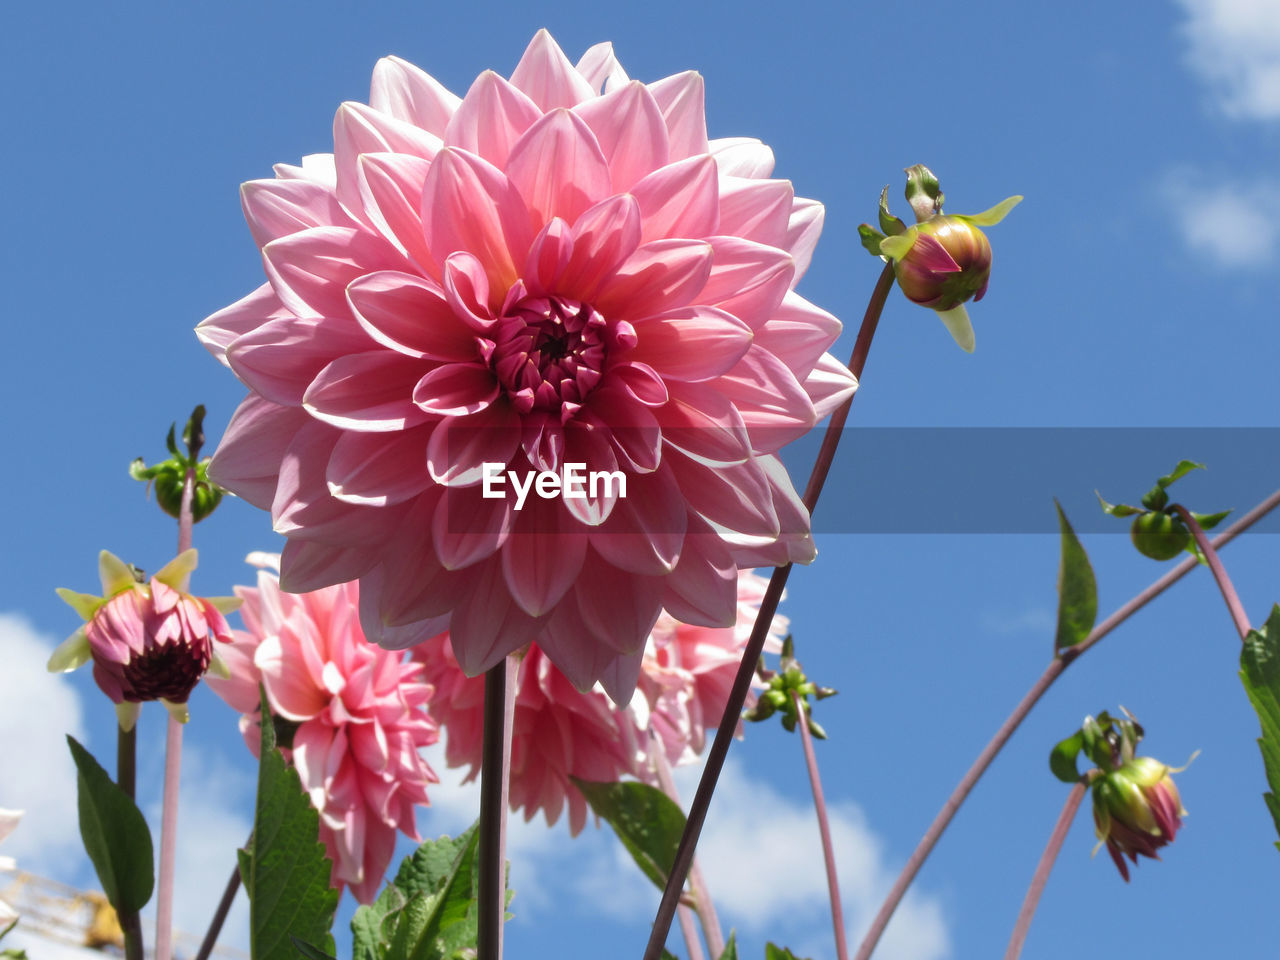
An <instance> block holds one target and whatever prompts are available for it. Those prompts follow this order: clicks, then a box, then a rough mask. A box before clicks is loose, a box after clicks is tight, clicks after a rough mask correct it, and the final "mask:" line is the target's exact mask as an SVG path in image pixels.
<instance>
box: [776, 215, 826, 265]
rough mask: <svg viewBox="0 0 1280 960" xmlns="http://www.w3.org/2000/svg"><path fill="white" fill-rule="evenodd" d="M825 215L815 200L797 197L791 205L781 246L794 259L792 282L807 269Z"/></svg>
mask: <svg viewBox="0 0 1280 960" xmlns="http://www.w3.org/2000/svg"><path fill="white" fill-rule="evenodd" d="M825 216H826V210H825V208H824V207H823V206H822V204H820V203H819V202H818V201H817V200H806V199H804V198H803V197H797V198H796V200H795V203H794V204H793V205H792V207H791V219H790V220H788V221H787V242H786V243H785V244H784V245H783V246H784V247H785V248H786V249H787V250H790V251H791V256H792V257H794V258H795V261H796V273H795V276H794V277H792V280H791V282H792V283H793V284H794V283H797V282H798V281H799V280H800V278H801V277H803V276H804V273H805V271H806V270H808V269H809V262H810V261H811V260H812V259H813V251H814V248H815V247H817V245H818V236H819V235H820V234H821V233H822V221H823V218H824V217H825Z"/></svg>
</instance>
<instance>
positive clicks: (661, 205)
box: [631, 150, 720, 241]
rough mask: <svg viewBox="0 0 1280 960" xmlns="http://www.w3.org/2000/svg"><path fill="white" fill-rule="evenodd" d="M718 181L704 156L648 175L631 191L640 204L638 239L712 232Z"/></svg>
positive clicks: (717, 208) (717, 212)
mask: <svg viewBox="0 0 1280 960" xmlns="http://www.w3.org/2000/svg"><path fill="white" fill-rule="evenodd" d="M673 153H674V150H673ZM718 181H719V177H718V174H717V171H716V162H715V161H714V160H712V159H711V158H710V157H706V156H699V157H690V158H688V159H687V160H681V161H679V162H678V163H671V164H668V165H667V166H665V167H663V168H662V169H660V170H655V171H654V172H653V173H651V174H649V175H648V176H647V177H645V178H644V179H643V180H641V181H640V182H639V183H637V184H636V185H635V187H634V188H633V189H632V191H631V193H632V195H633V196H635V198H636V202H637V203H639V204H640V216H641V233H640V239H641V240H642V241H645V240H660V239H663V238H666V237H685V238H702V237H709V236H711V235H713V234H715V233H716V232H717V228H718V226H719V223H720V191H719V183H718Z"/></svg>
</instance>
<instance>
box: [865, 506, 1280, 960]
mask: <svg viewBox="0 0 1280 960" xmlns="http://www.w3.org/2000/svg"><path fill="white" fill-rule="evenodd" d="M1277 506H1280V490H1277V491H1275V492H1274V493H1273V494H1271V496H1269V497H1267V498H1266V499H1265V500H1263V501H1262V502H1261V503H1260V504H1258V505H1257V506H1256V507H1254V508H1253V509H1252V510H1250V511H1249V512H1248V513H1246V514H1245V515H1244V516H1243V517H1241V518H1240V519H1239V520H1237V521H1236V522H1235V523H1233V524H1232V525H1231V526H1230V527H1228V528H1227V529H1226V530H1224V531H1223V532H1222V533H1221V534H1220V535H1219V536H1217V537H1216V538H1215V539H1214V540H1213V541H1212V545H1213V546H1215V547H1218V548H1221V547H1224V546H1226V545H1227V544H1228V543H1230V542H1231V541H1232V540H1234V539H1235V538H1236V537H1237V536H1239V535H1240V534H1242V533H1244V531H1246V530H1248V529H1249V528H1250V527H1251V526H1253V525H1254V524H1255V523H1257V522H1258V521H1259V520H1261V519H1262V518H1263V517H1265V516H1266V515H1267V514H1268V513H1270V512H1271V511H1272V510H1274V509H1275V508H1276V507H1277ZM1195 567H1196V560H1195V558H1194V557H1188V558H1187V559H1186V560H1184V561H1182V562H1181V563H1179V564H1178V565H1177V566H1176V567H1174V568H1173V569H1172V570H1170V571H1169V572H1168V573H1166V574H1165V575H1164V576H1163V577H1161V578H1160V579H1159V580H1157V581H1156V582H1155V583H1153V584H1151V586H1149V587H1147V588H1146V589H1145V590H1143V591H1142V592H1141V593H1139V594H1138V595H1137V596H1135V597H1133V598H1132V599H1131V600H1130V601H1129V602H1128V603H1126V604H1125V605H1124V606H1122V607H1121V608H1120V609H1118V610H1117V611H1116V612H1115V613H1113V614H1111V616H1109V617H1107V619H1106V620H1104V621H1102V623H1100V624H1098V625H1097V626H1096V627H1094V628H1093V631H1092V632H1091V633H1090V634H1089V635H1088V636H1087V637H1085V638H1084V639H1083V640H1082V641H1080V642H1079V643H1077V644H1076V645H1075V646H1073V647H1068V648H1067V649H1065V650H1063V651H1062V652H1061V653H1060V654H1059V655H1058V656H1056V657H1054V659H1053V660H1052V661H1051V662H1050V663H1049V666H1048V667H1046V668H1045V671H1044V673H1042V674H1041V675H1040V679H1038V680H1037V681H1036V682H1035V683H1034V684H1032V686H1031V689H1030V690H1028V691H1027V693H1026V696H1024V697H1023V698H1022V700H1021V702H1019V704H1018V705H1017V706H1016V707H1015V708H1014V710H1013V713H1011V714H1009V717H1008V719H1006V720H1005V722H1004V723H1003V724H1001V726H1000V729H999V730H997V731H996V733H995V736H993V737H992V738H991V742H990V743H988V744H987V745H986V746H985V747H984V748H983V750H982V752H981V753H980V754H978V759H976V760H975V761H973V766H971V767H970V768H969V770H968V772H967V773H966V774H965V775H964V776H963V777H962V778H961V780H960V782H959V783H958V784H956V788H955V789H954V790H953V791H951V796H949V797H948V798H947V802H946V803H944V804H943V805H942V809H941V810H939V811H938V815H937V816H936V817H935V818H934V821H933V823H931V824H930V825H929V829H928V830H926V831H925V834H924V836H923V837H921V838H920V842H919V843H918V844H917V845H916V848H915V850H914V851H913V852H912V854H911V856H910V857H909V858H907V862H906V865H905V866H903V868H902V873H900V874H899V875H898V879H897V880H896V881H895V882H894V885H893V888H892V889H891V890H890V891H889V894H888V896H886V897H885V900H884V903H883V904H882V905H881V906H880V912H879V913H877V914H876V917H875V920H873V921H872V923H871V928H870V929H869V930H868V931H867V935H866V936H865V937H864V938H863V940H862V944H861V945H860V946H859V947H858V952H857V953H856V954H855V955H854V960H868V958H869V957H870V956H871V953H872V951H874V950H875V948H876V944H877V943H879V942H880V937H881V936H882V935H883V934H884V930H885V927H887V926H888V925H889V920H890V919H891V918H892V917H893V912H894V911H895V910H897V909H898V904H899V903H901V902H902V898H903V897H904V896H905V895H906V893H907V888H909V887H910V886H911V883H912V881H914V880H915V878H916V874H918V873H919V872H920V868H921V867H922V866H924V862H925V860H927V859H928V858H929V854H930V853H932V852H933V848H934V847H935V846H936V845H937V843H938V840H939V839H940V838H941V837H942V834H943V831H945V830H946V829H947V826H948V825H949V824H950V823H951V820H952V818H953V817H954V816H955V815H956V812H957V811H958V810H959V809H960V805H961V804H963V803H964V801H965V798H966V797H968V796H969V792H970V791H971V790H972V789H973V788H974V786H975V785H976V784H977V782H978V780H980V779H981V778H982V775H983V774H984V773H986V771H987V767H989V766H991V761H993V760H994V759H995V758H996V756H997V755H998V754H999V753H1000V751H1001V749H1003V748H1004V745H1005V744H1006V743H1008V741H1009V738H1010V737H1012V736H1013V733H1014V731H1015V730H1017V729H1018V727H1019V725H1021V723H1022V721H1023V720H1024V719H1026V716H1027V714H1028V713H1030V712H1031V708H1032V707H1034V706H1035V705H1036V702H1037V701H1038V700H1039V699H1040V698H1041V697H1042V696H1043V695H1044V693H1045V691H1046V690H1048V689H1049V687H1051V686H1053V683H1054V681H1055V680H1057V679H1058V677H1059V676H1060V675H1061V673H1062V671H1064V670H1065V669H1066V668H1067V667H1068V666H1070V665H1071V664H1072V663H1073V662H1074V661H1075V660H1077V659H1078V658H1079V657H1080V656H1081V655H1083V654H1084V653H1085V652H1086V651H1087V650H1089V649H1090V648H1091V647H1093V646H1094V645H1095V644H1096V643H1098V642H1099V641H1100V640H1102V638H1103V637H1105V636H1106V635H1107V634H1109V633H1110V632H1111V631H1112V630H1114V629H1115V628H1116V627H1118V626H1120V624H1122V623H1124V621H1126V620H1128V619H1129V618H1130V617H1131V616H1133V615H1134V614H1135V613H1137V612H1138V611H1139V610H1141V609H1142V608H1143V607H1145V606H1146V605H1147V604H1148V603H1150V602H1151V601H1152V600H1154V599H1155V598H1156V597H1158V596H1160V594H1162V593H1164V592H1165V591H1166V590H1168V589H1169V588H1170V587H1171V586H1173V585H1174V584H1175V583H1177V582H1178V581H1179V580H1181V579H1182V578H1183V577H1185V576H1186V575H1187V574H1188V573H1190V572H1191V571H1192V570H1193V569H1195Z"/></svg>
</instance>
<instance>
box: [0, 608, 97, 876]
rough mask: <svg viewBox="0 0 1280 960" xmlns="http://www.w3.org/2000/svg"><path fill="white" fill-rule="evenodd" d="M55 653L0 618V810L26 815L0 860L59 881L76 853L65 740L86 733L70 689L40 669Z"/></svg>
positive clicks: (47, 642)
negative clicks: (1, 662)
mask: <svg viewBox="0 0 1280 960" xmlns="http://www.w3.org/2000/svg"><path fill="white" fill-rule="evenodd" d="M56 645H57V641H56V640H54V639H53V638H51V637H47V636H43V635H41V634H40V633H38V632H37V631H36V630H35V628H34V627H32V625H31V624H30V622H29V621H27V620H26V619H25V618H23V617H22V616H20V615H18V614H14V613H0V650H3V651H4V657H5V667H4V669H3V670H0V743H3V744H4V748H3V757H4V768H5V774H4V776H3V777H0V807H8V808H10V809H19V810H25V811H26V815H25V816H24V817H23V818H22V822H21V823H20V824H19V825H18V828H17V829H16V830H15V831H14V832H13V834H12V835H10V837H9V838H8V839H7V840H6V841H5V850H4V852H5V855H6V856H13V857H16V858H17V860H18V865H19V866H20V867H21V868H22V869H24V870H27V871H29V872H32V873H56V874H59V875H61V874H65V872H66V871H65V869H64V866H63V865H64V863H65V860H66V854H68V853H75V852H78V851H79V849H80V831H79V828H78V826H77V824H78V822H79V821H78V817H77V814H76V770H75V764H74V763H72V761H71V754H70V753H69V752H68V750H67V744H66V739H65V735H66V734H68V733H69V734H71V735H72V736H73V737H75V738H76V739H77V740H81V741H83V740H84V727H83V719H82V710H81V704H80V697H79V696H78V695H77V693H76V691H75V689H74V688H73V687H72V686H71V684H69V683H68V682H67V681H66V680H65V679H64V678H62V677H61V676H58V675H56V674H50V673H49V672H48V671H47V670H46V669H45V663H46V662H47V661H48V659H49V654H50V653H52V652H53V649H54V647H55V646H56Z"/></svg>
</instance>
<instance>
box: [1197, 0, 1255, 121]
mask: <svg viewBox="0 0 1280 960" xmlns="http://www.w3.org/2000/svg"><path fill="white" fill-rule="evenodd" d="M1178 3H1179V4H1180V5H1181V6H1182V8H1183V9H1184V10H1185V11H1186V13H1187V20H1186V22H1185V23H1184V24H1183V35H1184V36H1185V38H1186V40H1187V44H1188V53H1187V61H1188V63H1189V65H1190V66H1191V68H1192V69H1193V70H1195V71H1196V73H1198V74H1199V75H1200V76H1201V77H1202V78H1203V79H1204V80H1205V82H1206V83H1207V84H1208V85H1209V89H1210V91H1211V92H1212V94H1213V96H1214V99H1215V102H1216V104H1217V106H1218V107H1219V109H1221V110H1222V112H1223V113H1225V114H1226V115H1227V116H1229V117H1235V118H1238V119H1242V120H1280V4H1277V3H1276V2H1275V0H1178Z"/></svg>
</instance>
